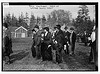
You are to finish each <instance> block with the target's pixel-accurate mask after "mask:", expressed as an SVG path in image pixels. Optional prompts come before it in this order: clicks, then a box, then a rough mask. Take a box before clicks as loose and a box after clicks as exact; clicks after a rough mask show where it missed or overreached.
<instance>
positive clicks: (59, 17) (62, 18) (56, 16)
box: [47, 10, 72, 26]
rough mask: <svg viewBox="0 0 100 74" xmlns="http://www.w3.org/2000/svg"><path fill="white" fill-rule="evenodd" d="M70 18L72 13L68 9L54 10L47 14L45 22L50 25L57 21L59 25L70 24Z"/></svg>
mask: <svg viewBox="0 0 100 74" xmlns="http://www.w3.org/2000/svg"><path fill="white" fill-rule="evenodd" d="M71 19H72V15H71V13H70V11H64V10H54V11H52V12H51V14H50V15H48V18H47V22H49V24H51V26H55V25H56V24H57V23H58V24H60V25H64V24H66V25H70V22H71ZM50 22H51V23H50Z"/></svg>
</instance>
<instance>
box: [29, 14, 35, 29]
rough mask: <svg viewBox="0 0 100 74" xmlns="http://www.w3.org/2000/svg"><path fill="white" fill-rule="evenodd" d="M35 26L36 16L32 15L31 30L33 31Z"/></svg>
mask: <svg viewBox="0 0 100 74" xmlns="http://www.w3.org/2000/svg"><path fill="white" fill-rule="evenodd" d="M35 24H36V19H35V16H34V14H31V18H30V29H33V27H34V26H35Z"/></svg>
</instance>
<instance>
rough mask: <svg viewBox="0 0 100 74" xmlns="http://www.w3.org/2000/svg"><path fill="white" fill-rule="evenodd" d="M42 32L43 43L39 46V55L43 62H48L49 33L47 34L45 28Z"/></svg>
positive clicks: (50, 53) (49, 54) (50, 57)
mask: <svg viewBox="0 0 100 74" xmlns="http://www.w3.org/2000/svg"><path fill="white" fill-rule="evenodd" d="M43 30H44V32H45V33H44V37H43V42H42V44H41V55H42V60H43V61H46V60H48V61H50V60H52V51H51V37H52V36H51V33H50V32H49V28H48V27H45V28H43Z"/></svg>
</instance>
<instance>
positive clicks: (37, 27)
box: [1, 2, 98, 72]
mask: <svg viewBox="0 0 100 74" xmlns="http://www.w3.org/2000/svg"><path fill="white" fill-rule="evenodd" d="M1 19H2V24H1V27H2V49H1V51H2V54H1V56H2V58H1V61H2V71H65V72H67V71H70V72H72V71H94V72H95V71H98V2H61V3H60V2H1Z"/></svg>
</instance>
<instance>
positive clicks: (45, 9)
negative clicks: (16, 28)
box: [3, 5, 95, 20]
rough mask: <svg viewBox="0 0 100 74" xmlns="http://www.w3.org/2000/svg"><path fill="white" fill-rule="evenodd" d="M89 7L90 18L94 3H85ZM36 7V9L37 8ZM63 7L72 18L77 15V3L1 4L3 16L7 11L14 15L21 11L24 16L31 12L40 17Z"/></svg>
mask: <svg viewBox="0 0 100 74" xmlns="http://www.w3.org/2000/svg"><path fill="white" fill-rule="evenodd" d="M87 6H88V9H89V16H90V19H91V20H93V19H94V15H95V12H94V5H87ZM37 8H38V9H37ZM58 9H63V10H65V11H70V12H71V13H72V18H76V17H77V15H78V14H77V12H78V10H79V5H42V6H41V5H32V6H29V5H23V6H22V5H14V6H13V5H7V6H3V16H5V15H7V14H8V13H10V14H14V15H15V16H16V17H18V16H19V15H21V12H23V14H24V16H25V13H26V12H27V13H28V16H29V17H30V16H31V13H33V14H34V15H35V17H37V16H39V17H42V15H48V14H50V13H51V12H52V11H53V10H58Z"/></svg>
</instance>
